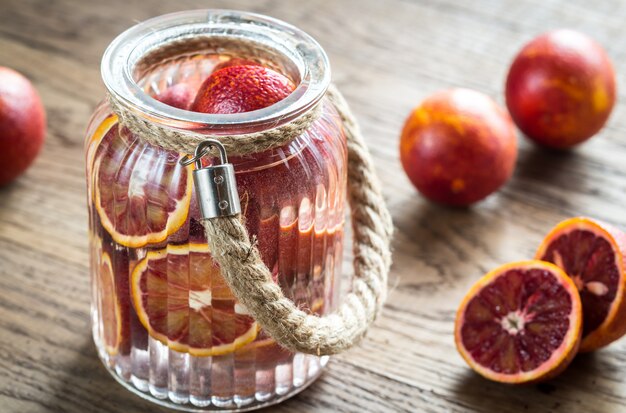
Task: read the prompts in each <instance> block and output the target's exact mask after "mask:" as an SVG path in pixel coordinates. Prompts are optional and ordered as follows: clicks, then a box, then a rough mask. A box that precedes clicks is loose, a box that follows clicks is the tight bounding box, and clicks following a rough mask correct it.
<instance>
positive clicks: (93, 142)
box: [85, 115, 117, 202]
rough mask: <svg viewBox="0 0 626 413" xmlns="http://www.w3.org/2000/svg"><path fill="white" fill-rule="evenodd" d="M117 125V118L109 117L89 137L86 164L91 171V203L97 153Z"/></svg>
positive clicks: (88, 191) (89, 181)
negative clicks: (92, 169) (93, 168)
mask: <svg viewBox="0 0 626 413" xmlns="http://www.w3.org/2000/svg"><path fill="white" fill-rule="evenodd" d="M116 125H117V116H115V115H110V116H107V117H106V118H104V120H103V121H102V122H101V123H100V125H98V127H97V128H96V130H95V131H94V133H93V134H92V135H91V137H89V140H88V141H87V151H86V157H85V162H86V165H87V168H89V169H88V170H89V171H90V172H89V177H88V179H87V194H88V199H89V202H91V200H92V199H93V193H92V192H93V181H94V174H93V173H92V171H91V168H92V167H93V164H94V160H95V158H96V152H97V150H98V147H99V146H100V142H102V140H103V139H104V137H105V136H106V135H107V134H108V133H109V131H110V130H111V129H112V128H113V127H114V126H116Z"/></svg>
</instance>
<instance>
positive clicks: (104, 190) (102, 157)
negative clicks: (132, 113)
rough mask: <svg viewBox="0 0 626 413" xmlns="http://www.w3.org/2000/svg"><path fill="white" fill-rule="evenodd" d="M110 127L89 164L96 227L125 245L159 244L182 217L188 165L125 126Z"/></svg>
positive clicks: (188, 187)
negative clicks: (94, 159) (93, 159)
mask: <svg viewBox="0 0 626 413" xmlns="http://www.w3.org/2000/svg"><path fill="white" fill-rule="evenodd" d="M111 132H115V133H108V134H107V136H106V137H105V139H103V141H102V143H101V145H100V149H99V151H98V155H97V157H96V161H95V165H94V173H95V175H96V179H95V183H94V192H95V202H94V203H95V207H96V210H97V211H98V215H99V217H100V221H101V223H102V226H103V227H104V228H105V229H106V230H107V232H109V234H111V237H112V238H113V239H114V240H115V241H116V242H117V243H119V244H121V245H124V246H126V247H133V248H140V247H143V246H145V245H147V244H155V243H160V242H162V241H164V240H165V239H166V238H167V237H168V235H171V234H173V233H175V232H176V231H177V230H178V229H179V228H180V227H181V226H182V225H183V224H184V223H185V221H186V220H187V215H188V213H189V203H190V200H191V192H192V187H193V182H192V180H193V178H192V173H191V172H192V167H191V166H189V167H183V166H181V165H180V164H179V163H178V158H179V156H178V154H176V153H173V152H169V151H165V150H163V149H159V148H155V147H153V146H150V145H148V144H146V143H144V142H142V141H140V140H138V139H137V138H136V137H134V136H133V135H132V134H131V133H130V132H128V131H126V130H121V131H120V130H117V129H115V130H111Z"/></svg>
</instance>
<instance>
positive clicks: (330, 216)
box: [87, 57, 346, 408]
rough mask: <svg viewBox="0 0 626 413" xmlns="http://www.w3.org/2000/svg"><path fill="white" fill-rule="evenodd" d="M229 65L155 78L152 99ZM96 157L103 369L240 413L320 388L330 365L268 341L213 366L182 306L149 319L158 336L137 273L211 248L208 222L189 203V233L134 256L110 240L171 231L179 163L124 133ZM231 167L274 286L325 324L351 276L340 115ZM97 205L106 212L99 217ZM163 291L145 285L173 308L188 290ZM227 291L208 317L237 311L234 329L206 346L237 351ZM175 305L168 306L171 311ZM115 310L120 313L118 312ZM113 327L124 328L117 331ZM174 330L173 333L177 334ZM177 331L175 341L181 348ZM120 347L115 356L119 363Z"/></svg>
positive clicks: (167, 274)
mask: <svg viewBox="0 0 626 413" xmlns="http://www.w3.org/2000/svg"><path fill="white" fill-rule="evenodd" d="M223 60H224V58H223V57H217V58H215V60H214V61H210V60H207V61H204V60H203V61H189V62H186V63H183V64H181V63H178V64H179V67H178V71H177V72H176V73H177V76H174V78H173V79H172V78H170V79H169V80H168V81H165V80H163V79H161V78H159V79H157V80H158V81H156V80H155V79H152V78H150V76H148V78H147V79H146V81H145V82H144V84H145V85H146V88H147V89H149V88H154V87H157V88H158V87H160V86H162V85H166V84H167V83H168V82H169V83H171V82H172V81H174V82H176V81H183V80H184V81H186V82H189V83H191V84H196V83H199V82H201V81H202V79H203V78H204V77H205V74H206V73H204V72H206V71H210V67H211V64H213V65H215V64H217V63H219V62H222V61H223ZM192 64H193V65H196V66H197V67H195V70H191V69H190V68H189V67H188V65H192ZM200 66H201V67H200ZM199 67H200V68H199ZM148 91H149V92H152V93H155V92H158V91H155V90H154V89H152V90H148ZM155 94H156V93H155ZM107 110H108V109H107V108H106V107H101V108H100V110H99V111H98V112H97V113H96V115H95V116H94V120H93V122H92V124H93V127H92V128H91V129H92V130H91V131H90V137H91V135H93V134H94V133H95V130H96V129H97V127H98V125H100V124H101V123H102V122H103V120H104V118H105V117H106V116H107V115H108V112H107ZM87 152H88V159H87V162H88V165H87V168H88V169H87V176H88V177H89V178H88V185H89V193H90V196H89V212H90V230H91V257H92V258H91V267H92V280H93V281H92V285H93V295H94V296H93V303H94V304H93V306H92V316H93V326H94V337H95V341H96V344H97V346H98V349H99V353H100V356H101V358H102V359H103V360H104V362H105V364H106V365H107V366H108V367H109V369H110V370H112V371H114V372H115V373H114V374H116V375H117V376H118V377H117V378H118V379H119V380H121V381H124V382H127V383H130V384H131V385H132V386H134V387H135V388H137V389H138V390H140V391H143V392H148V393H149V394H151V395H152V396H154V397H156V398H159V399H169V400H171V401H173V402H174V403H180V404H187V403H189V404H190V405H191V407H193V406H199V407H202V406H209V405H211V408H216V407H217V408H219V407H229V408H237V407H243V406H249V405H253V404H254V403H263V402H266V401H268V400H272V399H273V398H277V397H280V396H281V395H284V394H287V393H289V392H291V391H292V390H293V389H294V388H296V387H298V386H301V385H303V384H306V383H308V382H310V380H312V379H313V378H314V377H316V376H317V374H318V373H319V370H320V368H321V367H322V366H323V364H325V362H326V360H325V359H322V358H318V357H314V356H306V355H302V354H293V353H290V352H288V351H286V350H283V349H282V348H280V347H279V346H278V345H277V344H276V343H274V341H273V340H272V339H271V338H270V337H268V336H267V335H266V334H265V333H264V332H263V331H262V330H261V331H259V332H258V334H256V336H255V337H254V338H253V339H252V341H250V342H248V343H246V344H244V345H241V346H237V348H235V349H233V351H230V352H226V353H224V354H220V355H213V356H197V355H193V352H192V354H190V351H189V350H188V349H185V345H188V343H189V342H190V339H189V334H195V335H196V336H197V335H198V334H201V333H203V332H202V331H200V332H198V331H197V330H198V328H200V324H197V323H195V324H194V323H192V321H189V322H188V326H187V330H186V332H185V333H180V331H183V330H181V329H180V328H179V327H180V319H175V318H176V317H178V315H179V314H181V312H180V311H179V310H180V309H179V308H178V307H177V308H178V309H177V310H176V311H178V312H176V311H174V310H172V308H174V307H172V305H173V304H172V303H170V305H169V307H168V306H167V305H165V306H163V309H159V308H157V310H154V311H152V313H151V314H152V315H151V316H153V317H156V315H155V314H159V316H162V317H165V319H166V320H167V322H165V323H164V324H163V323H162V325H165V326H166V327H161V328H160V331H157V332H156V334H155V332H154V331H152V332H151V333H149V332H148V330H147V329H146V326H145V320H144V322H142V320H141V317H140V316H139V314H140V313H142V312H144V313H145V312H146V311H145V309H142V308H140V309H137V308H136V307H137V306H138V305H141V304H138V302H140V300H139V301H138V300H137V294H135V295H133V287H132V283H133V272H134V270H135V269H136V267H137V266H138V264H139V263H141V262H142V260H144V258H145V257H146V255H147V254H149V253H150V252H151V251H152V252H153V253H154V251H161V250H164V249H167V248H170V249H176V248H180V246H185V245H187V244H192V245H196V244H204V243H205V242H206V241H205V238H204V234H203V231H202V227H201V225H200V223H199V221H198V219H199V213H198V209H197V205H196V200H195V194H192V195H191V199H190V200H189V204H188V206H186V205H185V206H184V207H185V208H188V211H186V212H187V213H186V214H185V215H186V216H185V218H184V222H182V223H181V225H180V227H179V228H177V229H176V230H175V231H174V232H173V233H171V234H169V235H167V237H166V238H165V239H164V240H162V241H159V242H154V243H148V244H146V245H141V246H134V247H133V246H125V245H123V244H127V245H128V242H126V241H124V242H118V241H119V239H118V241H116V240H115V237H113V236H112V235H111V232H115V229H116V228H121V229H123V231H125V232H127V233H133V231H135V232H139V233H142V234H143V233H146V232H148V233H149V232H150V231H151V230H154V231H156V230H159V229H160V228H158V225H156V227H155V228H152V227H151V226H153V225H155V223H156V224H158V223H159V222H162V220H160V219H159V217H160V215H159V213H160V212H159V211H170V210H172V208H173V207H172V202H173V201H172V200H175V199H180V197H181V193H184V190H181V185H183V186H184V182H185V171H183V170H181V167H180V166H179V165H178V163H177V162H178V159H179V158H180V155H179V154H175V153H171V152H167V151H164V150H162V149H159V148H155V147H152V146H150V145H147V144H145V143H143V142H141V141H139V140H137V139H136V138H134V137H133V136H132V135H126V134H123V135H122V136H120V134H119V133H118V132H117V127H116V126H115V127H113V128H112V129H110V130H109V132H108V133H106V134H105V136H104V137H103V138H102V139H98V138H97V137H96V138H94V139H91V138H88V143H87ZM231 162H233V163H234V164H235V169H236V170H237V171H238V172H237V183H238V189H239V194H240V198H241V201H242V207H243V209H244V216H245V222H246V226H247V228H248V231H249V233H250V234H251V235H252V236H255V237H256V238H257V240H258V248H259V250H260V253H261V255H262V258H263V261H264V263H265V264H266V265H267V267H268V268H269V269H270V270H271V271H272V274H273V275H274V277H275V280H276V282H277V283H278V284H279V285H280V286H281V287H282V289H283V291H284V292H285V294H286V295H287V296H288V297H290V298H291V299H292V300H293V301H294V302H295V303H296V304H297V305H298V306H300V307H301V308H303V309H307V310H309V311H311V312H315V313H318V314H325V313H327V312H328V311H330V310H332V309H333V308H334V306H335V302H336V299H337V292H338V281H339V274H340V273H339V270H340V267H341V256H342V242H343V224H344V203H345V183H346V170H345V164H346V149H345V142H344V138H343V135H342V133H341V128H340V120H339V119H338V116H337V114H336V113H335V111H334V109H332V108H331V107H329V106H328V105H327V106H326V108H325V112H324V115H323V116H322V118H321V119H320V120H319V121H318V122H317V123H316V124H315V125H314V126H313V127H312V128H311V129H310V130H309V131H308V132H307V133H305V134H303V135H302V136H301V137H300V138H298V139H296V140H295V141H294V142H292V143H291V144H290V145H288V146H287V147H284V148H280V149H276V150H273V151H270V152H267V153H263V154H259V155H254V156H248V157H245V158H240V159H231ZM181 182H182V183H181ZM98 194H99V195H98ZM103 194H108V195H103ZM107 203H108V204H107ZM96 204H97V205H99V206H100V207H99V208H96ZM105 204H107V205H109V206H108V207H106V206H103V205H105ZM107 208H108V209H107ZM174 209H175V208H174ZM105 216H106V219H108V220H109V221H110V225H109V226H108V227H107V226H105V225H103V218H105ZM155 217H156V218H155ZM118 238H119V237H118ZM177 246H178V247H177ZM105 254H106V255H108V256H109V257H110V261H111V270H112V273H113V279H114V284H115V286H114V290H115V297H114V299H113V300H112V299H111V297H104V296H103V294H102V291H104V290H103V288H102V285H103V284H102V282H103V281H102V280H103V273H102V272H103V270H102V268H103V265H102V262H103V256H104V255H105ZM190 260H191V259H190ZM190 262H191V261H190ZM170 264H171V263H170ZM172 265H173V264H172ZM165 268H166V270H163V271H161V274H159V276H160V277H162V279H163V280H165V281H168V280H169V281H172V277H174V274H175V273H174V272H173V271H175V270H174V269H173V267H172V266H171V265H167V266H166V267H165ZM188 268H189V269H188V273H187V274H188V277H189V278H188V280H189V281H188V282H189V283H192V281H193V280H196V279H198V278H201V277H203V276H205V274H203V273H200V272H199V271H200V270H198V269H197V268H194V267H193V266H192V265H190V266H189V267H188ZM202 271H205V270H202ZM176 274H177V276H178V275H179V273H176ZM164 285H167V287H166V289H165V290H163V289H158V290H157V289H156V286H155V285H152V284H150V282H147V283H144V287H143V288H144V289H145V290H144V292H145V293H147V294H149V295H151V296H158V295H159V294H162V295H163V294H164V295H165V296H167V295H168V294H169V295H170V296H171V294H172V291H170V290H169V289H172V288H178V287H177V286H176V285H174V284H171V283H170V284H167V283H166V284H164ZM151 288H152V289H151ZM159 288H161V287H159ZM219 288H221V287H219ZM217 289H218V286H217V284H216V283H215V282H213V284H212V287H210V289H209V290H207V294H205V295H204V296H203V297H204V298H203V299H204V301H202V300H201V301H202V302H201V304H202V305H204V306H205V308H204V310H206V311H208V312H210V311H211V308H212V307H214V308H215V309H218V308H219V306H220V305H221V306H226V307H228V306H230V307H228V309H227V310H225V311H226V312H228V311H231V310H233V311H231V313H232V316H231V317H220V318H215V317H214V318H213V320H212V324H211V325H212V328H213V329H214V331H213V333H208V334H209V335H210V334H213V335H214V339H215V334H217V332H219V340H223V339H224V337H230V338H231V339H234V338H236V337H237V334H238V332H237V331H238V330H236V328H237V327H236V325H237V323H238V322H239V323H240V320H241V319H242V317H241V316H239V318H238V319H236V317H237V314H236V312H237V308H238V307H236V303H235V302H234V301H230V300H222V301H220V299H219V294H220V293H219V291H217ZM168 291H169V292H168ZM196 295H197V294H196ZM196 295H194V294H193V293H191V294H189V306H190V308H193V309H192V310H189V311H193V310H195V309H196V308H195V307H198V306H199V305H200V304H198V302H197V300H196V298H195V297H196ZM133 297H135V298H133ZM207 297H208V301H207ZM167 300H168V299H167V298H163V299H162V300H161V301H163V302H164V303H167ZM170 300H171V298H170ZM194 300H196V301H194ZM153 301H154V302H158V300H156V299H155V300H153ZM192 301H193V303H194V304H193V305H192ZM112 302H113V303H115V304H114V305H117V306H118V308H119V311H117V312H115V311H111V310H110V308H111V305H112V304H111V303H112ZM177 303H178V301H177ZM177 305H178V304H177ZM193 306H195V307H193ZM233 306H234V307H233ZM226 307H224V308H226ZM168 308H170V310H171V311H169V312H168V310H167V309H168ZM158 311H162V312H164V313H163V314H161V313H158ZM148 312H149V311H148ZM116 314H117V315H116ZM183 314H184V313H183ZM168 317H169V319H168ZM144 318H145V317H144ZM188 319H189V320H192V317H189V318H188ZM244 319H245V317H244ZM238 320H239V321H238ZM251 322H253V320H251ZM110 323H119V326H117V324H114V327H112V326H111V324H110ZM203 325H204V324H203ZM167 326H171V327H170V328H169V331H168V327H167ZM152 327H154V325H152ZM174 327H176V332H177V337H173V336H172V334H173V333H172V332H173V331H174ZM194 329H195V330H194ZM163 330H165V331H163ZM190 331H191V332H192V333H190ZM115 332H118V334H115ZM159 333H161V334H160V336H159ZM181 334H182V335H181ZM184 334H187V335H184ZM229 334H230V336H229ZM181 337H182V338H181ZM226 341H228V340H226ZM230 341H232V340H230ZM180 342H183V344H184V345H183V346H182V347H181V346H179V345H177V343H179V344H180ZM213 342H216V341H215V340H214V341H213ZM208 346H209V347H210V345H208ZM111 347H114V348H115V350H114V351H111Z"/></svg>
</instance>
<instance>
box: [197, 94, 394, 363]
mask: <svg viewBox="0 0 626 413" xmlns="http://www.w3.org/2000/svg"><path fill="white" fill-rule="evenodd" d="M327 96H328V98H329V99H330V100H331V102H332V103H334V105H335V107H336V109H337V111H338V113H339V114H340V116H341V118H342V120H343V124H344V130H345V133H346V139H347V148H348V200H349V203H350V208H351V210H352V227H353V232H354V256H355V258H354V278H353V282H352V290H351V292H350V293H348V295H347V296H346V297H345V299H344V300H343V302H342V303H341V304H340V306H339V308H338V309H337V310H336V311H334V312H332V313H330V314H327V315H324V316H317V315H313V314H307V313H306V312H304V311H302V310H300V309H299V308H297V307H296V305H295V304H294V303H293V301H291V300H290V299H288V298H287V297H285V295H284V294H283V292H282V290H281V288H280V287H279V286H278V285H277V284H276V283H275V282H274V281H272V274H271V272H270V271H269V269H268V268H267V267H266V266H265V264H264V263H263V261H262V260H261V256H260V254H259V251H258V249H257V247H256V246H255V245H254V243H252V242H251V241H250V236H249V234H248V232H247V230H246V228H245V226H244V224H243V223H242V220H241V214H240V213H238V214H236V215H229V214H224V215H221V216H219V215H218V216H217V217H214V218H206V219H203V220H202V223H203V225H204V229H205V232H206V237H207V242H208V244H209V247H210V250H211V253H212V256H213V258H214V259H215V260H216V261H217V263H218V264H219V265H220V268H221V270H222V275H223V276H224V278H225V280H226V283H227V284H228V286H229V287H230V289H231V291H232V292H233V294H234V295H235V297H236V298H237V300H239V302H240V303H241V304H243V305H244V306H245V307H246V308H247V309H248V311H249V312H250V314H251V315H252V316H253V317H254V318H255V319H256V320H257V322H258V323H259V324H260V325H261V327H263V329H265V331H266V332H268V333H269V335H270V336H272V337H273V338H274V339H275V340H276V341H277V342H278V343H279V344H280V345H282V346H283V347H285V348H287V349H289V350H292V351H299V352H302V353H308V354H315V355H327V354H336V353H339V352H342V351H344V350H346V349H348V348H350V347H352V346H354V345H355V344H356V343H358V342H359V341H360V340H361V339H362V338H363V336H364V335H365V333H366V332H367V329H368V328H369V326H370V325H371V324H372V322H373V321H374V320H375V318H376V316H377V315H378V314H379V312H380V310H381V308H382V305H383V303H384V301H385V298H386V292H387V291H386V290H387V275H388V272H389V267H390V265H391V253H390V241H391V235H392V229H393V225H392V222H391V217H390V214H389V211H388V210H387V208H386V207H385V202H384V199H383V197H382V195H381V191H380V184H379V182H378V179H377V177H376V174H375V171H374V168H373V163H372V160H371V157H370V154H369V152H368V150H367V147H366V146H365V144H364V142H363V139H362V136H361V132H360V130H359V127H358V125H357V123H356V121H355V119H354V117H353V116H352V114H351V112H350V110H349V108H348V105H347V103H346V101H345V100H344V98H343V96H342V95H341V94H340V93H339V91H338V90H337V89H336V88H335V87H334V86H331V88H330V89H329V91H328V92H327ZM201 153H202V151H200V154H199V153H198V151H196V160H197V157H198V155H201ZM222 161H224V157H222ZM187 162H189V160H187ZM233 179H234V175H233ZM196 185H198V184H196ZM196 187H197V186H196ZM200 197H201V196H199V198H200ZM200 202H201V201H200Z"/></svg>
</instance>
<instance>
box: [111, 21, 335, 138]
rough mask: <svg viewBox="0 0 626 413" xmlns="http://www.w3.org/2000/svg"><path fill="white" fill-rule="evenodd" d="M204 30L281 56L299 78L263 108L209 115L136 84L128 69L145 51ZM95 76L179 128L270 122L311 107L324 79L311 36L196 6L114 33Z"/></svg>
mask: <svg viewBox="0 0 626 413" xmlns="http://www.w3.org/2000/svg"><path fill="white" fill-rule="evenodd" d="M193 35H204V36H219V37H231V38H233V39H242V40H246V41H253V42H256V43H258V44H260V45H263V46H266V47H269V48H271V49H273V50H276V52H278V53H281V55H283V57H286V58H287V59H288V60H289V61H290V62H291V63H293V65H294V67H296V68H297V70H298V72H299V76H300V79H299V83H298V84H297V86H296V88H295V90H294V91H293V92H292V93H291V94H290V95H289V96H287V97H286V98H285V99H283V100H281V101H279V102H277V103H275V104H273V105H271V106H269V107H266V108H263V109H259V110H255V111H251V112H244V113H234V114H209V113H199V112H192V111H188V110H184V109H178V108H175V107H172V106H169V105H167V104H164V103H162V102H159V101H158V100H156V99H154V98H153V97H151V96H150V95H149V94H148V93H146V92H145V91H144V90H143V88H142V87H140V86H139V85H138V84H137V82H136V80H135V76H134V69H135V66H136V65H137V63H138V62H139V60H140V59H141V58H142V57H143V56H144V55H146V53H148V52H150V51H151V50H154V49H155V48H156V47H158V46H159V45H160V44H163V43H164V42H167V41H168V40H171V39H176V38H181V37H184V36H193ZM101 75H102V79H103V81H104V84H105V86H106V88H107V89H108V91H109V93H111V94H114V95H115V97H116V98H117V99H118V100H119V101H121V102H122V103H123V104H125V105H126V106H128V107H129V108H130V109H133V110H136V111H139V112H140V113H142V114H143V115H145V116H147V117H148V118H149V119H150V121H155V122H161V123H164V124H167V125H169V126H172V127H177V128H182V129H205V128H209V129H211V130H213V131H214V132H216V133H220V130H222V131H223V133H229V132H230V131H231V130H232V129H236V130H239V131H242V132H247V131H248V130H247V129H250V128H253V129H256V130H258V129H260V128H269V127H275V126H278V125H280V124H282V123H286V122H288V121H290V120H292V119H294V118H296V117H298V116H300V115H301V114H303V113H305V112H306V111H308V110H310V109H311V108H312V107H314V106H315V105H316V104H317V103H318V102H319V100H320V99H321V98H322V97H323V96H324V94H325V92H326V89H327V88H328V86H329V84H330V65H329V62H328V57H327V55H326V53H325V52H324V50H323V49H322V47H321V46H320V45H319V43H318V42H317V41H315V39H313V38H312V37H311V36H310V35H308V34H307V33H305V32H304V31H302V30H300V29H298V28H296V27H295V26H292V25H290V24H288V23H285V22H283V21H281V20H278V19H275V18H272V17H267V16H264V15H261V14H256V13H248V12H242V11H238V10H223V9H201V10H189V11H183V12H176V13H170V14H165V15H161V16H158V17H155V18H152V19H149V20H146V21H144V22H141V23H139V24H137V25H135V26H132V27H131V28H129V29H127V30H126V31H124V32H123V33H121V34H120V35H119V36H117V37H116V38H115V39H114V40H113V41H112V42H111V44H110V45H109V46H108V48H107V49H106V51H105V52H104V56H103V58H102V65H101Z"/></svg>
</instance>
